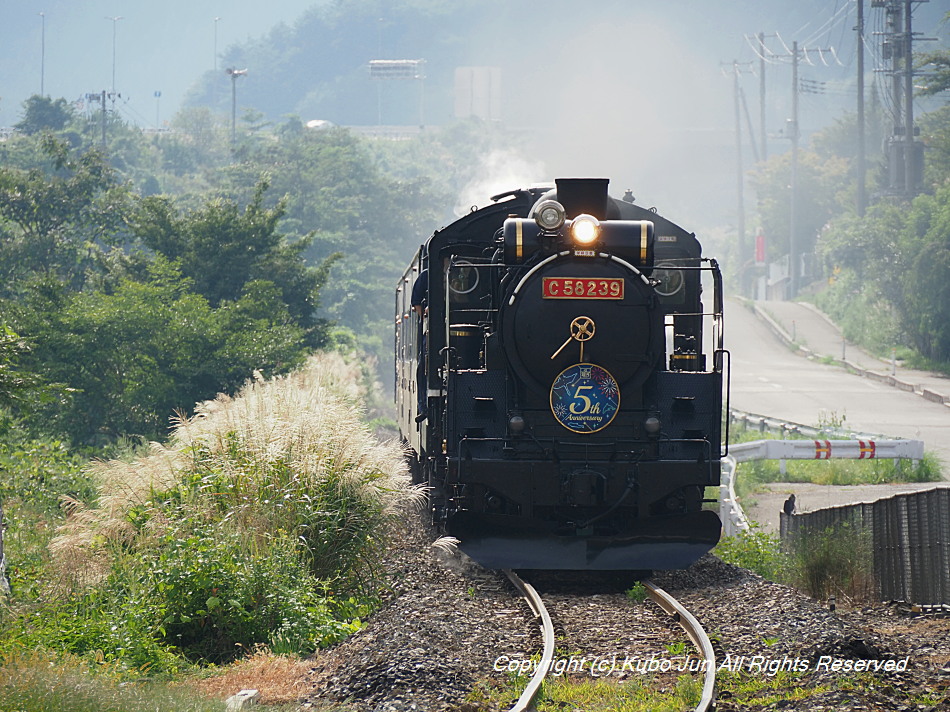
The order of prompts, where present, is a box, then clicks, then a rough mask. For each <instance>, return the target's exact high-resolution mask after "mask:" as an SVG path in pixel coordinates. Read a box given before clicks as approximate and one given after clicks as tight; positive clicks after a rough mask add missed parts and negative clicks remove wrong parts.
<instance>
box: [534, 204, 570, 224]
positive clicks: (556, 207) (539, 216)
mask: <svg viewBox="0 0 950 712" xmlns="http://www.w3.org/2000/svg"><path fill="white" fill-rule="evenodd" d="M534 221H535V222H536V223H537V224H538V227H539V228H541V229H542V230H545V231H554V230H557V229H558V228H559V227H561V225H563V224H564V206H563V205H561V204H560V203H559V202H557V201H556V200H542V201H541V202H540V203H538V206H537V207H536V208H535V210H534Z"/></svg>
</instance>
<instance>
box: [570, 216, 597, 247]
mask: <svg viewBox="0 0 950 712" xmlns="http://www.w3.org/2000/svg"><path fill="white" fill-rule="evenodd" d="M599 236H600V222H599V221H598V220H597V218H595V217H594V216H593V215H578V216H577V217H576V218H574V220H572V221H571V237H572V238H573V239H574V242H576V243H577V244H578V245H584V246H587V245H590V244H591V243H593V242H594V241H595V240H596V239H597V238H598V237H599Z"/></svg>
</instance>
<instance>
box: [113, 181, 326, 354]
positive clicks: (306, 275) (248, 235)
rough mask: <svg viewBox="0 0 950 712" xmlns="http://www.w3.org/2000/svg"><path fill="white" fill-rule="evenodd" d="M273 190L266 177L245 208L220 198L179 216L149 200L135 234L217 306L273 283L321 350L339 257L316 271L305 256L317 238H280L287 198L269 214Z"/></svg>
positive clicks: (157, 199) (165, 202) (162, 202)
mask: <svg viewBox="0 0 950 712" xmlns="http://www.w3.org/2000/svg"><path fill="white" fill-rule="evenodd" d="M268 185H269V181H268V179H266V178H262V179H260V180H259V181H258V182H257V185H256V186H255V188H254V192H253V195H252V197H251V199H250V202H249V203H248V204H247V205H246V206H245V207H244V208H243V209H242V208H241V207H240V205H239V204H238V203H237V202H236V201H234V200H231V199H226V198H215V199H211V200H208V201H207V202H205V203H204V204H203V205H202V206H200V207H198V208H196V209H195V210H192V211H188V212H179V211H178V209H177V208H176V207H175V205H174V203H173V202H172V201H171V200H170V199H169V198H166V197H162V196H154V197H149V198H145V199H144V200H143V201H142V203H141V207H140V209H139V211H138V212H137V214H136V215H135V216H134V219H133V221H132V230H133V232H134V234H135V235H136V236H137V237H138V238H139V239H140V240H141V241H142V243H143V244H144V245H145V246H146V247H148V248H149V249H151V250H154V251H155V252H157V253H160V254H161V255H163V256H164V257H166V258H167V259H169V260H172V261H174V262H175V263H176V264H177V265H178V266H179V268H180V269H181V272H182V275H183V276H184V277H186V278H187V279H188V280H190V283H191V284H192V285H193V289H194V291H195V292H197V293H198V294H200V295H202V296H203V297H204V298H205V299H207V300H208V302H209V304H210V305H211V306H212V307H213V308H217V307H219V306H221V305H222V304H224V303H225V302H235V301H238V300H239V299H241V297H242V295H243V294H244V293H245V290H246V287H247V285H248V284H250V283H252V282H256V281H259V280H266V281H268V282H270V283H271V284H273V285H274V286H275V287H276V288H277V289H278V291H279V293H280V295H281V300H282V304H283V306H284V309H286V311H287V313H288V314H289V315H290V317H291V319H292V320H293V322H294V323H295V324H296V325H297V326H299V327H301V328H302V329H304V330H305V331H306V333H307V337H308V343H309V344H310V345H311V346H318V345H320V344H321V343H322V341H323V338H324V329H325V323H324V322H322V321H321V320H320V319H319V318H318V317H317V314H316V311H317V308H318V306H319V295H320V289H321V288H322V287H323V285H324V283H325V282H326V280H327V273H328V271H329V268H330V265H331V264H332V262H333V260H334V259H335V257H333V256H332V255H331V256H330V258H329V261H326V262H324V263H322V264H321V265H320V266H318V267H311V266H308V265H306V264H305V263H304V261H303V258H302V253H303V252H304V251H305V250H306V249H307V248H308V247H309V246H310V241H311V239H312V236H310V235H306V236H304V237H302V238H300V239H298V240H296V241H294V242H291V241H289V240H288V239H287V238H286V237H285V236H284V235H283V234H281V233H280V232H278V223H279V221H280V220H281V218H282V217H283V216H284V213H285V211H286V199H280V200H278V201H277V204H276V205H275V206H274V207H273V208H267V207H266V206H265V205H264V196H265V193H266V191H267V188H268Z"/></svg>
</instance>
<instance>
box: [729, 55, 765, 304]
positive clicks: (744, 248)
mask: <svg viewBox="0 0 950 712" xmlns="http://www.w3.org/2000/svg"><path fill="white" fill-rule="evenodd" d="M723 66H724V67H728V68H729V72H730V73H731V74H732V103H733V110H734V112H735V133H736V250H737V253H738V255H737V256H738V263H739V270H740V289H741V291H742V292H743V293H745V281H746V272H745V267H746V264H747V263H748V262H749V261H750V260H751V250H749V247H748V245H746V234H745V166H744V162H743V160H742V111H741V105H740V96H741V89H740V87H739V74H740V73H741V71H742V67H741V63H740V62H739V61H738V60H735V59H734V60H732V62H730V63H728V64H726V63H723ZM750 133H751V131H750ZM750 138H752V137H751V136H750ZM752 150H753V151H754V152H756V153H757V151H756V148H755V144H754V143H753V144H752Z"/></svg>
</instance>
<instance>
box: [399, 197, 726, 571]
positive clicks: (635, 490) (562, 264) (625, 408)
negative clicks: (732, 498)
mask: <svg viewBox="0 0 950 712" xmlns="http://www.w3.org/2000/svg"><path fill="white" fill-rule="evenodd" d="M492 200H493V202H492V203H491V204H490V205H488V206H487V207H483V208H481V209H477V210H473V211H472V212H471V213H469V214H468V215H465V216H464V217H462V218H460V219H459V220H457V221H456V222H454V223H452V224H451V225H449V226H447V227H445V228H443V229H441V230H438V231H436V232H435V233H434V234H433V235H432V236H431V237H430V238H429V240H428V241H427V242H426V243H425V244H424V245H423V246H422V247H421V248H420V249H419V251H418V253H417V254H416V256H415V258H414V259H413V260H412V263H411V264H410V265H409V267H408V268H407V270H406V271H405V273H404V275H403V277H402V279H401V280H400V282H399V284H398V286H397V289H396V310H395V317H396V319H395V327H396V336H395V352H396V374H395V377H396V405H397V417H398V422H399V428H400V431H401V435H402V437H403V439H404V440H405V442H406V443H407V445H408V447H409V449H410V450H411V453H412V455H411V457H412V467H413V472H414V477H415V479H416V481H419V482H424V483H426V484H428V486H429V488H430V489H429V497H430V504H431V510H432V517H433V520H434V521H435V522H436V523H438V524H439V525H440V526H441V527H442V528H443V530H444V531H445V533H446V534H448V535H451V536H453V537H456V538H457V539H458V540H459V547H460V548H461V549H462V551H464V552H465V553H467V554H468V555H469V556H471V557H472V558H473V559H475V560H476V561H478V562H480V563H482V564H484V565H486V566H489V567H498V568H521V569H575V570H577V569H580V570H582V569H615V570H651V569H673V568H683V567H685V566H688V565H689V564H690V563H692V562H693V561H695V560H696V559H697V558H699V557H700V556H702V555H703V554H704V553H705V552H707V551H709V550H710V549H711V548H712V547H713V546H715V545H716V543H717V541H718V540H719V536H720V532H721V524H720V521H719V518H718V516H717V514H716V513H715V511H712V510H710V509H709V508H707V507H704V504H705V503H707V502H709V501H710V500H709V499H707V488H714V487H717V486H718V484H719V461H720V456H721V452H720V450H721V428H722V405H723V393H724V385H725V383H724V382H725V381H727V380H728V379H725V378H724V366H725V364H726V363H727V359H725V352H724V350H723V348H722V288H721V276H720V272H719V269H718V266H717V264H716V262H715V260H711V259H708V258H705V257H704V256H703V255H702V248H701V245H700V243H699V241H698V240H697V239H696V236H695V235H694V234H693V233H690V232H687V231H686V230H684V229H683V228H681V227H679V226H678V225H676V224H674V223H673V222H671V221H669V220H667V219H665V218H663V217H662V216H660V215H659V214H657V213H656V212H655V211H653V210H652V209H646V208H643V207H640V206H638V205H636V204H635V203H634V202H633V199H632V197H631V196H630V195H629V192H628V195H627V196H625V197H624V199H616V198H613V197H610V196H609V195H608V181H607V180H606V179H590V178H575V179H558V180H557V181H556V182H555V186H554V187H553V188H552V187H546V188H541V187H531V188H524V189H518V190H513V191H510V192H508V193H504V194H502V195H498V196H495V197H494V198H493V199H492ZM707 295H708V296H707ZM713 491H714V490H709V492H713Z"/></svg>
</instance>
